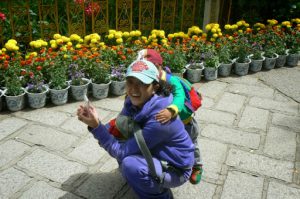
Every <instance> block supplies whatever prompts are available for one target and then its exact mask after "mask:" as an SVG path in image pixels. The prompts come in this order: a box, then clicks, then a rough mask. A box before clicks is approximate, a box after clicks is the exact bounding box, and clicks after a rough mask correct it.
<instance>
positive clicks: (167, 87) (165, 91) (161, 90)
mask: <svg viewBox="0 0 300 199" xmlns="http://www.w3.org/2000/svg"><path fill="white" fill-rule="evenodd" d="M156 84H158V85H159V87H158V89H157V90H156V94H157V95H162V96H164V97H167V96H169V95H170V94H171V93H172V91H173V87H172V85H171V84H169V83H168V82H166V81H163V80H159V82H154V85H156Z"/></svg>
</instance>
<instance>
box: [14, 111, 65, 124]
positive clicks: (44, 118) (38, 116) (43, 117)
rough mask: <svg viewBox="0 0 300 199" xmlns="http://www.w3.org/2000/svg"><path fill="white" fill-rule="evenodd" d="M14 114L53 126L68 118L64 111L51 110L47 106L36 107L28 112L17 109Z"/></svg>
mask: <svg viewBox="0 0 300 199" xmlns="http://www.w3.org/2000/svg"><path fill="white" fill-rule="evenodd" d="M15 114H16V115H17V116H18V117H22V118H25V119H28V120H32V121H36V122H41V123H44V124H48V125H53V126H59V125H60V124H61V123H63V122H64V121H65V120H66V119H67V118H68V115H67V114H66V113H62V112H58V111H53V110H51V109H47V108H42V109H36V110H32V111H28V112H23V111H19V112H16V113H15Z"/></svg>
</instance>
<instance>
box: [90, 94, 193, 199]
mask: <svg viewBox="0 0 300 199" xmlns="http://www.w3.org/2000/svg"><path fill="white" fill-rule="evenodd" d="M172 99H173V97H172V96H169V97H162V96H158V95H154V96H153V97H152V98H151V99H150V100H149V101H148V102H146V103H145V104H144V106H143V108H142V109H138V108H137V107H135V106H133V105H132V103H131V101H130V99H129V97H127V98H126V100H125V103H124V108H123V110H122V112H121V114H123V115H126V116H130V117H132V118H133V120H135V122H137V123H139V124H140V126H141V127H142V132H143V136H144V139H145V141H146V144H147V146H148V148H149V150H150V151H151V154H152V156H153V158H154V159H156V160H158V161H166V162H168V163H169V164H170V165H172V166H174V167H176V168H179V169H183V170H186V169H187V168H192V166H193V163H194V145H193V143H192V141H191V139H190V137H189V135H188V133H187V132H186V130H185V128H184V125H183V123H182V121H181V120H180V118H179V117H177V118H176V119H172V120H171V121H170V122H168V123H167V124H161V123H160V122H158V121H157V120H156V119H155V115H156V114H157V113H158V112H159V111H160V110H162V109H164V108H166V107H167V106H168V105H169V104H170V103H171V102H172ZM91 132H92V133H93V135H94V137H95V138H96V139H97V140H98V141H99V144H100V146H102V147H103V148H104V149H105V150H106V151H107V152H108V153H109V154H110V155H111V156H112V157H114V158H116V159H117V161H118V162H120V163H121V164H122V162H123V160H124V159H126V158H127V157H129V156H139V157H142V156H141V151H140V149H139V147H138V145H137V142H136V140H135V138H134V137H132V138H129V139H128V140H126V141H125V142H119V141H118V140H117V139H115V138H114V136H112V135H111V134H110V133H109V132H108V127H107V126H105V125H103V124H100V125H99V126H98V127H97V128H95V129H92V130H91ZM142 158H143V157H142ZM138 162H139V161H138ZM134 164H135V163H134V162H132V166H136V165H134ZM140 166H141V167H142V166H145V165H140ZM146 167H147V165H146ZM124 172H126V171H124ZM160 172H161V171H160ZM158 173H159V172H158ZM188 174H190V172H187V175H188ZM184 175H185V174H184ZM123 176H124V173H123ZM125 176H126V174H125ZM149 176H150V175H149ZM184 178H185V180H187V179H188V178H189V176H186V175H185V176H184ZM170 181H172V177H170ZM169 183H170V184H173V185H175V186H176V185H180V183H176V182H174V183H172V182H169ZM130 185H131V186H132V187H133V189H134V190H135V191H136V193H138V195H139V196H140V197H141V198H142V197H144V198H151V197H150V195H153V194H154V195H153V196H155V197H156V198H167V197H159V195H157V194H159V193H154V192H155V190H154V191H153V193H152V191H149V190H150V189H149V190H148V191H147V193H146V192H144V190H141V189H143V188H140V187H139V188H136V189H135V187H134V186H135V183H133V184H130ZM137 186H138V183H137ZM170 186H172V185H170ZM168 188H169V187H168ZM137 189H138V190H137ZM145 194H146V195H145ZM149 194H150V195H149Z"/></svg>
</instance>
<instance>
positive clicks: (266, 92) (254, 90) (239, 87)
mask: <svg viewBox="0 0 300 199" xmlns="http://www.w3.org/2000/svg"><path fill="white" fill-rule="evenodd" d="M227 91H229V92H232V93H236V94H243V95H247V96H258V97H264V98H271V99H272V98H273V95H274V90H273V89H271V88H264V87H260V86H250V85H243V84H231V85H230V86H229V87H228V88H227Z"/></svg>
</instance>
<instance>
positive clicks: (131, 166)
mask: <svg viewBox="0 0 300 199" xmlns="http://www.w3.org/2000/svg"><path fill="white" fill-rule="evenodd" d="M153 161H154V165H155V169H156V173H157V175H159V176H160V175H162V173H163V170H162V166H161V163H160V161H159V160H158V159H156V158H153ZM121 172H122V175H123V177H124V178H125V179H126V181H127V183H128V184H129V186H130V187H131V188H132V189H133V190H134V191H135V193H136V194H137V195H138V197H139V198H141V199H148V198H155V199H171V198H173V197H172V193H171V190H170V188H173V187H178V186H180V185H182V184H184V183H185V182H186V181H187V180H188V179H189V177H190V175H191V169H190V170H184V171H182V172H180V173H181V174H178V172H174V171H172V170H166V171H164V172H165V177H164V180H163V183H162V184H159V183H158V182H156V181H155V180H154V179H153V177H152V176H151V175H150V172H149V168H148V164H147V162H146V160H145V158H144V157H143V156H142V155H132V156H128V157H126V158H124V159H123V161H122V164H121Z"/></svg>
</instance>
